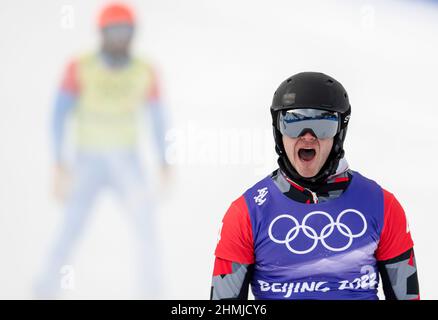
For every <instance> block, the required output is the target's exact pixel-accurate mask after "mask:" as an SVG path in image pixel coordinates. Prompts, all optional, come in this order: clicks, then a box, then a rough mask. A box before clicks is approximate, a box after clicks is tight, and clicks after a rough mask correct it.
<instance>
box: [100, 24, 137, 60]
mask: <svg viewBox="0 0 438 320" xmlns="http://www.w3.org/2000/svg"><path fill="white" fill-rule="evenodd" d="M101 32H102V43H103V48H104V50H106V51H108V52H109V53H111V54H126V53H127V52H128V51H129V47H130V44H131V40H132V36H133V34H134V27H133V26H132V25H129V24H115V25H111V26H107V27H105V28H103V29H102V31H101Z"/></svg>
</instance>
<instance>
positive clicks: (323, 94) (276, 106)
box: [271, 72, 351, 186]
mask: <svg viewBox="0 0 438 320" xmlns="http://www.w3.org/2000/svg"><path fill="white" fill-rule="evenodd" d="M306 108H309V109H320V110H327V111H332V112H338V113H339V115H340V120H341V123H340V128H339V131H338V133H337V134H336V135H335V137H334V138H333V147H332V150H331V152H330V154H329V156H328V158H327V160H326V162H325V164H324V166H323V167H322V168H321V170H320V171H319V172H318V173H317V174H316V175H315V176H314V177H311V178H305V177H302V176H300V175H299V174H298V172H297V171H296V170H295V168H294V167H293V166H292V164H291V163H290V161H289V159H288V157H287V155H286V151H285V150H284V146H283V140H282V134H281V132H280V131H279V129H278V127H277V125H278V115H279V112H280V111H281V110H290V109H306ZM350 112H351V106H350V102H349V101H348V95H347V92H346V91H345V89H344V87H343V86H342V84H340V83H339V82H338V81H336V80H335V79H333V78H332V77H330V76H328V75H326V74H324V73H320V72H301V73H298V74H296V75H294V76H292V77H290V78H288V79H286V80H285V81H283V82H282V83H281V84H280V86H279V87H278V89H277V90H276V91H275V93H274V98H273V99H272V105H271V115H272V126H273V131H274V138H275V151H276V152H277V154H278V155H279V157H278V164H279V166H280V169H281V170H283V171H284V172H285V173H286V174H287V175H288V176H289V177H290V178H293V179H295V180H298V181H299V182H300V183H301V184H303V185H304V186H309V185H312V184H314V183H318V182H322V181H324V180H325V179H327V177H329V176H330V175H332V174H333V173H335V172H336V169H337V167H338V163H339V160H340V159H341V158H342V157H343V156H344V149H343V144H344V140H345V135H346V133H347V126H348V121H349V119H350Z"/></svg>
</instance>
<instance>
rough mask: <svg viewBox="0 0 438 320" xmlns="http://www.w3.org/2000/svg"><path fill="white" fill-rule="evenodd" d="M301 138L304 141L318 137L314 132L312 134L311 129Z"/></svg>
mask: <svg viewBox="0 0 438 320" xmlns="http://www.w3.org/2000/svg"><path fill="white" fill-rule="evenodd" d="M300 138H301V139H302V140H304V141H314V140H316V137H315V136H314V135H313V134H311V133H310V132H309V131H307V132H306V133H305V134H303V135H302V136H301V137H300Z"/></svg>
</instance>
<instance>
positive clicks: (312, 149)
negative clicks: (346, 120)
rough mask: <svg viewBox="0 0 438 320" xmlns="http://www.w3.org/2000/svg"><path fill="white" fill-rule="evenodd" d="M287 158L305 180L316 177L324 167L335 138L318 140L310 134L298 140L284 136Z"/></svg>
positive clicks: (307, 133)
mask: <svg viewBox="0 0 438 320" xmlns="http://www.w3.org/2000/svg"><path fill="white" fill-rule="evenodd" d="M283 145H284V149H285V150H286V154H287V157H288V158H289V161H290V163H291V164H292V165H293V167H294V168H295V170H297V172H298V173H299V174H300V175H301V176H302V177H304V178H311V177H314V176H315V175H316V174H317V173H318V172H319V170H321V168H322V167H323V166H324V163H325V161H326V160H327V158H328V156H329V154H330V151H331V149H332V146H333V138H330V139H318V138H316V137H315V136H313V135H312V134H311V133H310V132H306V133H305V134H304V135H302V136H300V137H298V138H291V137H289V136H287V135H283Z"/></svg>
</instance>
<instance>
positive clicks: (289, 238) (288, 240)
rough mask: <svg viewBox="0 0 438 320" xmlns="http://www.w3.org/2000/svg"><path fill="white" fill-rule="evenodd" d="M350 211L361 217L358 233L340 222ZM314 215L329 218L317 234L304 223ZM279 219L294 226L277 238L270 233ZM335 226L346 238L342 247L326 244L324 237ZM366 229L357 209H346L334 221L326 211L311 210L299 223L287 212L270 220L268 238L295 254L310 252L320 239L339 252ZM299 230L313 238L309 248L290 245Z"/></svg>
mask: <svg viewBox="0 0 438 320" xmlns="http://www.w3.org/2000/svg"><path fill="white" fill-rule="evenodd" d="M350 212H351V213H354V214H356V215H357V216H358V217H359V218H361V220H362V222H363V228H362V230H361V231H360V232H359V233H356V234H354V233H353V232H352V231H351V229H350V228H349V227H348V226H347V225H346V224H345V223H342V222H341V219H342V217H343V216H344V215H345V214H347V213H350ZM316 215H321V216H324V217H326V218H327V219H328V220H329V223H328V224H327V225H325V226H324V227H323V228H322V229H321V232H320V233H319V234H318V233H317V232H316V230H315V229H313V228H312V227H309V226H308V225H307V224H306V222H307V221H308V220H309V218H310V217H312V216H316ZM281 219H289V220H291V221H292V222H293V223H294V227H293V228H292V229H290V230H289V231H288V232H287V234H286V236H285V238H284V239H277V238H275V237H274V236H273V234H272V228H273V227H274V225H275V223H276V222H277V221H279V220H281ZM335 227H336V229H337V230H338V231H339V233H341V234H342V235H343V236H345V237H347V238H348V242H347V244H346V245H344V246H343V247H340V248H334V247H332V246H330V245H329V244H327V242H326V239H327V238H328V237H330V235H331V234H332V233H333V231H334V230H335ZM366 230H367V221H366V219H365V217H364V215H363V214H362V213H361V212H359V211H357V210H354V209H346V210H344V211H342V212H341V213H340V214H339V215H338V217H337V218H336V221H334V219H333V218H332V216H331V215H329V214H328V213H327V212H324V211H312V212H309V213H308V214H306V215H305V217H304V218H303V221H302V222H301V224H300V223H299V222H298V220H297V219H296V218H295V217H293V216H291V215H288V214H282V215H279V216H278V217H276V218H275V219H274V220H272V222H271V224H270V225H269V230H268V234H269V238H271V240H272V241H274V242H275V243H278V244H285V245H286V247H287V249H288V250H289V251H290V252H292V253H295V254H306V253H309V252H312V251H313V250H314V249H315V248H316V246H317V245H318V242H320V241H321V243H322V245H323V246H324V247H325V248H326V249H328V250H330V251H334V252H339V251H344V250H347V249H348V248H350V246H351V244H352V243H353V239H354V238H359V237H361V236H363V235H364V234H365V232H366ZM301 231H303V233H304V235H305V236H307V237H308V238H309V239H311V240H313V244H312V246H311V247H310V248H309V249H306V250H297V249H294V248H293V247H292V246H291V242H292V241H293V240H294V239H296V238H297V237H298V235H299V234H300V232H301Z"/></svg>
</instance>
